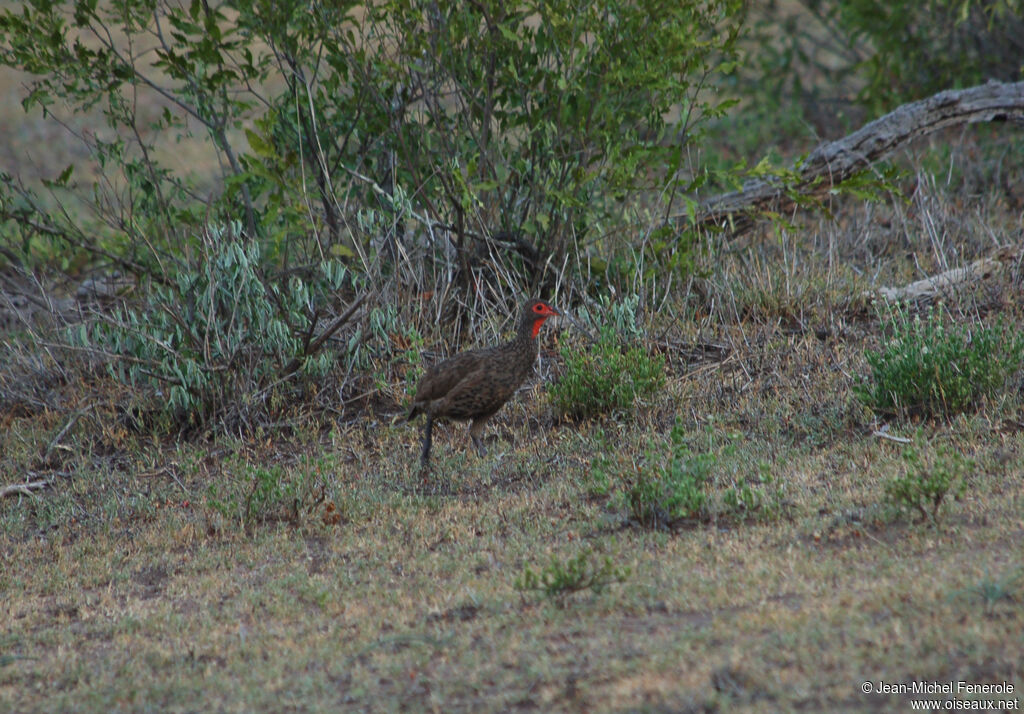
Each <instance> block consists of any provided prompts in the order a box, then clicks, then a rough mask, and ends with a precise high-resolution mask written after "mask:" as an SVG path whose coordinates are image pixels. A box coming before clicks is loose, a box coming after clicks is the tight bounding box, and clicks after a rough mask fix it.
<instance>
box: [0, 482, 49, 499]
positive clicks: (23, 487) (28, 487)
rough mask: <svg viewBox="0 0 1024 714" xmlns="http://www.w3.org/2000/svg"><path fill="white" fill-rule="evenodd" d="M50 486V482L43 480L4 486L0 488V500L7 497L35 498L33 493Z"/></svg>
mask: <svg viewBox="0 0 1024 714" xmlns="http://www.w3.org/2000/svg"><path fill="white" fill-rule="evenodd" d="M49 485H50V481H47V480H45V479H43V480H41V481H29V482H28V483H12V484H11V485H10V486H4V487H3V488H0V498H6V497H7V496H15V495H21V496H35V495H36V494H35V493H34V492H35V491H39V490H41V489H44V488H46V487H47V486H49Z"/></svg>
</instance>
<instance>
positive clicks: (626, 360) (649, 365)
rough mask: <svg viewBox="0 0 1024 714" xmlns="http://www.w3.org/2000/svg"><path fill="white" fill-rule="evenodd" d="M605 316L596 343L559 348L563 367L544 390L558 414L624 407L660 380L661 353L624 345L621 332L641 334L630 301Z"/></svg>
mask: <svg viewBox="0 0 1024 714" xmlns="http://www.w3.org/2000/svg"><path fill="white" fill-rule="evenodd" d="M630 305H632V309H630V307H629V306H630ZM608 315H609V319H608V321H607V322H605V323H604V324H603V325H601V327H600V331H599V333H598V338H597V342H596V343H594V344H592V345H590V346H589V347H570V346H566V347H564V348H563V349H562V357H563V358H564V359H565V370H564V372H563V373H562V376H561V377H560V378H559V379H558V381H557V382H555V384H554V385H552V387H551V389H550V391H549V393H550V395H551V404H552V406H553V407H554V409H555V412H556V413H557V414H558V415H559V416H563V417H570V418H572V419H587V418H591V417H594V416H597V415H599V414H605V413H607V412H612V411H625V410H629V409H632V408H633V405H634V404H635V403H636V401H637V400H638V399H643V398H644V397H648V396H650V395H652V394H654V393H655V392H657V391H658V390H659V389H661V387H662V385H664V383H665V358H664V357H663V356H662V355H660V354H650V353H648V352H647V351H646V350H644V349H643V348H642V347H641V346H640V345H638V344H633V345H632V346H630V347H628V348H626V347H624V346H623V344H622V340H621V339H620V334H623V335H625V336H626V337H627V339H629V340H630V341H635V340H637V339H638V338H639V336H640V335H641V330H640V329H639V328H638V327H637V325H636V315H635V301H634V302H633V303H629V304H628V305H626V306H625V307H624V308H622V309H619V310H609V312H608Z"/></svg>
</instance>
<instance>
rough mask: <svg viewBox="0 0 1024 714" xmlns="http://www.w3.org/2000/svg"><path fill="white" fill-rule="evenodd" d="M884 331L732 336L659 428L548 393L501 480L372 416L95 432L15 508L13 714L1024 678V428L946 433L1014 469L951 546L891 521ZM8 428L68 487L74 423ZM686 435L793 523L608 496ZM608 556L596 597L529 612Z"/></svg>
mask: <svg viewBox="0 0 1024 714" xmlns="http://www.w3.org/2000/svg"><path fill="white" fill-rule="evenodd" d="M833 317H836V318H837V319H838V316H833ZM1011 318H1013V319H1019V318H1015V317H1014V316H1013V315H1012V314H1008V315H1007V319H1011ZM866 328H867V329H864V330H863V331H862V333H861V337H859V338H858V337H850V338H847V339H846V340H844V341H843V342H838V341H835V340H822V339H819V338H818V337H816V336H814V334H813V333H812V334H804V333H799V332H789V333H787V332H786V331H785V330H783V329H781V328H780V327H779V326H778V324H777V323H774V322H773V321H772V320H771V319H770V318H767V319H765V320H764V321H763V322H761V323H759V324H758V323H750V322H747V323H737V324H733V325H729V324H725V323H722V324H719V325H718V326H717V328H716V329H717V330H718V333H717V335H718V339H720V340H721V341H723V342H726V343H728V344H729V345H730V346H731V350H732V351H731V353H730V356H729V357H728V358H727V359H725V360H722V361H720V363H718V364H717V365H716V366H715V369H714V370H713V371H712V370H705V371H700V370H699V369H698V370H696V371H691V372H689V373H686V372H682V373H681V372H680V369H679V368H680V365H678V364H677V365H675V367H673V368H671V369H670V373H671V375H672V376H671V377H670V378H669V379H668V382H667V385H666V388H665V389H664V390H663V391H662V393H661V394H660V395H658V396H657V397H656V398H654V399H652V400H651V401H650V403H649V404H647V405H646V406H645V407H644V408H642V409H640V410H639V411H638V412H637V414H636V415H635V417H634V418H632V419H623V420H620V421H615V420H614V419H613V418H609V419H607V420H605V421H603V422H593V423H584V424H579V425H574V426H571V427H570V426H556V425H554V424H553V423H552V421H551V420H552V415H551V414H550V413H549V412H548V409H549V407H547V406H546V404H545V402H544V400H543V399H541V398H540V395H539V392H537V391H535V390H531V391H527V392H525V393H524V394H523V396H522V397H520V398H519V399H517V400H516V401H515V402H514V403H513V404H511V405H510V406H509V407H508V408H507V409H506V410H505V411H503V412H502V413H501V414H500V415H499V416H498V417H497V418H496V419H495V423H494V425H493V426H492V427H491V429H490V430H489V432H488V438H489V440H490V442H491V443H490V445H489V446H490V449H489V452H490V455H489V456H488V457H486V458H483V459H479V458H477V457H475V456H468V455H467V454H466V453H465V446H466V445H465V443H464V442H465V434H464V430H463V429H462V428H459V427H452V428H445V427H442V428H441V429H440V430H439V434H438V439H437V443H436V448H437V453H436V455H435V456H436V458H437V462H436V464H435V475H434V476H433V477H432V478H431V479H430V480H428V481H424V480H423V478H422V477H421V476H420V475H419V473H418V470H417V468H416V442H417V439H418V431H417V430H416V429H415V428H411V427H409V426H408V425H405V424H402V423H395V424H393V425H392V424H391V423H390V421H389V420H388V419H386V418H381V417H376V418H375V417H374V416H373V415H372V414H367V415H364V416H363V417H361V418H359V419H356V420H353V421H351V422H347V423H338V424H336V425H335V426H334V427H333V428H331V429H325V430H323V431H320V432H318V433H314V434H309V435H307V436H305V437H303V438H295V437H292V438H290V439H288V438H274V437H273V436H272V435H271V436H269V437H268V436H267V435H264V436H263V437H261V438H260V439H258V440H257V439H255V438H254V439H251V440H245V439H243V440H237V439H236V440H224V439H222V440H221V441H219V442H217V443H214V444H202V443H197V444H188V443H185V444H173V443H168V442H161V441H154V440H147V439H142V438H139V437H138V436H133V435H131V434H130V433H127V432H122V431H118V430H116V429H113V428H110V427H108V428H107V430H106V431H105V432H104V431H103V430H101V429H100V425H101V424H109V420H107V419H103V418H100V417H97V418H95V419H91V418H88V417H83V418H82V419H81V420H80V421H79V424H78V425H77V426H76V427H75V428H74V429H72V430H70V432H69V434H68V435H67V436H66V437H65V440H64V441H63V442H62V444H63V445H64V447H65V448H62V449H57V450H56V456H51V461H52V463H51V464H50V470H49V471H48V472H51V471H52V472H59V473H61V474H65V475H63V476H60V477H59V478H58V480H57V481H56V483H55V485H54V487H53V488H51V489H50V490H48V491H43V492H40V493H39V494H38V495H36V496H34V497H18V498H7V499H4V500H3V501H2V502H0V524H2V536H0V537H2V540H0V553H2V554H3V559H4V567H3V569H2V575H0V588H2V590H3V592H4V593H5V600H4V610H3V612H4V618H3V626H2V630H0V658H3V659H0V708H4V709H9V710H13V711H44V710H69V711H74V710H77V711H102V710H109V709H122V710H135V709H144V708H147V707H148V708H154V707H155V708H160V709H162V710H168V711H187V710H195V709H203V710H223V711H253V710H255V711H280V710H296V711H316V710H337V709H339V708H340V709H355V710H368V709H372V710H398V709H414V710H428V709H437V710H443V711H505V710H509V709H537V710H544V711H553V710H562V711H578V710H605V711H607V710H624V709H626V710H635V709H641V708H644V707H647V708H649V709H651V710H672V711H679V710H715V709H719V710H729V711H763V710H765V709H766V708H767V709H771V710H782V711H784V710H794V709H810V710H827V709H830V710H834V709H836V708H837V707H838V708H840V709H843V710H848V711H849V710H852V711H876V710H879V709H881V710H905V709H906V707H907V706H908V705H907V702H906V698H905V697H901V696H899V695H863V694H862V693H860V691H859V686H860V683H861V682H863V681H865V680H875V681H877V680H885V681H906V680H911V679H920V680H939V681H946V680H949V679H964V680H966V681H971V682H991V681H1002V680H1006V681H1013V682H1016V683H1021V682H1022V674H1024V657H1022V655H1021V654H1020V653H1021V652H1024V648H1022V647H1020V646H1019V645H1020V644H1021V636H1020V633H1021V631H1022V627H1021V624H1022V622H1021V618H1022V616H1024V615H1022V612H1021V610H1020V607H1019V588H1017V586H1016V583H1017V582H1018V581H1017V580H1016V579H1015V578H1017V576H1018V574H1019V572H1020V571H1021V568H1022V567H1024V558H1022V556H1021V550H1020V548H1019V543H1020V542H1021V538H1022V537H1024V520H1022V505H1024V502H1022V500H1021V498H1020V493H1021V486H1022V484H1024V465H1022V461H1021V458H1020V454H1024V437H1022V434H1021V432H1020V431H1013V430H1012V429H1011V430H1009V431H1006V430H1000V429H995V428H993V425H994V424H998V423H1000V422H999V415H998V414H995V413H979V414H977V415H975V416H973V417H971V418H968V417H961V419H960V421H957V422H935V423H930V424H925V425H923V426H922V427H921V428H922V429H923V430H925V431H926V432H927V433H928V435H929V436H931V437H934V438H942V439H946V440H951V441H954V442H956V444H957V447H958V448H959V449H960V450H962V451H965V452H969V453H970V454H971V455H972V458H974V459H975V461H976V462H977V463H978V464H987V465H988V466H979V467H978V469H977V470H975V471H972V472H970V473H969V474H967V475H966V477H965V478H966V480H967V482H968V483H969V488H968V489H967V490H966V492H965V494H964V497H963V498H962V499H961V500H960V501H957V502H952V503H950V504H949V505H948V506H947V507H946V509H945V510H944V514H943V518H942V519H941V521H940V522H939V524H938V525H937V526H930V525H918V524H914V523H906V522H902V521H898V522H893V521H890V520H887V519H885V518H884V517H882V515H881V512H882V506H883V505H884V501H885V491H884V482H885V479H886V478H887V477H888V476H889V475H890V474H891V473H892V468H893V466H894V465H895V464H898V463H900V462H901V459H902V453H903V452H902V448H903V447H902V446H901V445H899V444H895V443H893V442H890V441H884V440H879V439H876V438H873V437H871V435H870V434H871V421H870V420H871V416H870V413H869V412H868V411H867V410H866V409H864V408H863V407H861V406H860V405H859V404H858V402H857V400H856V398H855V397H853V396H852V394H851V386H852V384H853V380H852V375H853V374H857V373H860V372H861V371H863V370H864V369H866V362H865V358H864V354H865V352H866V350H867V349H868V347H869V346H870V345H872V344H873V336H874V330H875V329H879V328H878V326H877V325H875V326H872V325H870V324H869V325H867V326H866ZM677 338H678V339H680V340H686V339H688V338H687V335H686V334H685V333H680V334H679V335H677ZM547 339H549V340H550V339H551V338H550V337H548V338H547ZM546 349H548V350H550V344H548V346H547V347H546ZM846 375H851V376H846ZM811 385H815V386H814V387H813V388H812V386H811ZM67 389H68V398H69V399H74V398H75V397H76V394H77V392H76V391H75V390H76V389H77V387H70V386H69V387H68V388H67ZM395 391H396V392H397V391H398V390H395ZM79 396H80V397H81V398H85V396H84V395H79ZM708 415H713V419H711V420H710V421H709V420H708ZM8 419H9V420H11V423H12V425H14V426H15V428H14V429H8V430H6V432H5V433H4V436H3V437H2V439H3V453H5V454H14V455H16V456H12V457H8V458H17V459H19V460H20V461H19V467H20V468H21V469H25V470H39V467H40V464H39V463H38V460H39V458H40V457H39V453H40V450H39V449H38V448H37V447H35V446H32V447H31V448H29V447H26V445H40V444H41V445H46V444H48V443H49V442H50V441H51V440H52V438H53V436H54V435H55V434H56V433H57V432H58V431H59V430H60V429H61V427H62V426H63V424H64V422H63V420H62V419H60V418H56V417H55V416H54V415H53V414H52V413H39V414H36V415H33V416H26V417H20V418H14V417H8ZM677 419H678V424H679V426H678V427H676V428H677V429H678V431H679V434H678V438H679V439H680V440H681V441H682V442H685V443H686V444H687V445H688V447H689V448H690V449H691V450H692V451H693V452H695V453H700V452H701V450H702V449H704V450H706V448H707V444H708V430H709V428H710V429H711V430H712V431H715V432H716V433H718V434H719V435H720V436H721V438H722V439H726V438H730V439H731V438H732V437H731V435H732V434H737V433H738V434H740V435H741V436H740V438H739V439H734V440H733V441H732V442H731V443H733V450H732V451H731V453H730V455H729V463H730V464H733V465H734V466H733V468H734V470H735V471H736V472H737V473H746V474H747V475H748V476H753V475H756V474H758V473H761V470H762V469H767V470H768V472H769V473H770V475H771V477H772V478H773V480H774V482H776V483H781V484H785V486H786V489H785V498H786V499H787V504H786V505H787V507H786V509H785V511H784V514H783V515H779V516H777V517H773V518H770V519H767V520H756V521H736V520H722V521H711V522H707V523H700V522H697V523H692V524H690V525H688V526H687V527H684V528H682V529H680V530H677V531H675V532H673V533H668V532H663V531H648V530H645V529H643V528H639V527H634V526H630V525H629V523H628V517H627V515H626V514H625V513H624V512H623V510H622V509H621V507H620V504H619V503H618V500H617V499H616V498H615V497H614V496H613V494H604V495H601V494H600V493H597V494H595V493H593V492H592V488H591V487H592V481H591V470H592V466H593V464H594V463H595V462H596V460H598V459H599V458H600V457H601V456H602V455H603V454H604V453H606V449H608V448H614V449H615V451H616V452H617V453H620V454H625V455H627V456H629V455H632V457H633V458H636V459H637V460H642V459H643V458H644V457H645V456H646V451H647V450H648V448H649V440H650V437H651V435H652V434H658V435H660V436H661V438H663V439H667V438H668V436H669V433H670V432H671V430H672V428H673V425H674V424H675V423H677V422H676V420H677ZM893 426H894V428H893V431H894V432H898V431H900V430H901V429H902V428H903V427H902V426H901V425H900V423H896V424H894V425H893ZM904 433H908V434H912V433H913V432H912V431H911V430H910V429H909V428H908V429H906V430H904ZM602 434H603V436H602ZM18 445H21V446H20V448H16V447H18ZM246 479H255V481H252V480H249V481H247V480H246ZM271 481H273V483H270V482H271ZM253 483H255V484H256V485H259V484H262V485H263V486H262V487H263V490H262V491H260V490H258V489H256V488H254V487H253V486H252V484H253ZM268 483H269V484H270V485H269V486H268ZM275 484H276V485H278V486H279V487H277V488H275V487H274V486H275ZM299 484H301V485H302V492H303V493H304V494H305V495H304V496H303V497H302V500H301V503H300V504H299V506H298V508H293V505H292V503H291V502H289V503H285V501H286V500H287V499H286V497H285V494H293V493H295V492H296V490H297V489H296V487H294V486H292V485H299ZM211 490H212V491H211ZM211 492H215V493H217V494H219V500H216V499H215V501H216V503H219V504H221V506H222V507H217V506H216V505H215V503H212V502H211V500H210V498H208V494H209V493H211ZM254 494H255V495H254ZM229 496H233V497H234V500H231V499H230V498H229ZM260 498H262V499H263V501H260V500H259V499H260ZM224 503H231V504H233V507H234V510H230V509H229V510H228V513H227V515H229V516H230V517H225V513H224V512H223V510H224V509H223V504H224ZM254 508H255V509H259V508H263V509H264V510H262V511H254V510H253V509H254ZM581 554H587V555H588V556H589V558H588V560H587V562H586V563H580V562H577V565H581V569H578V570H580V572H582V575H583V577H582V578H581V579H579V580H578V581H576V583H575V584H576V585H578V586H579V587H578V588H575V589H578V590H579V591H578V592H575V593H574V594H572V596H571V597H555V598H551V599H549V598H544V597H534V596H529V597H527V596H524V593H522V592H520V591H519V590H517V580H519V579H520V578H521V576H522V575H523V573H524V572H526V571H527V570H529V569H537V568H538V567H543V566H544V565H545V564H547V563H553V564H557V565H558V567H559V568H560V570H561V572H562V573H563V574H565V573H570V574H571V571H572V568H571V567H570V566H571V565H572V563H573V562H574V561H578V560H579V558H580V556H581ZM552 567H553V566H552ZM587 568H589V570H587ZM616 573H617V574H619V575H624V574H626V573H628V577H619V578H615V579H613V578H612V577H611V576H613V575H614V574H616ZM594 577H596V578H597V582H600V583H602V584H605V585H608V586H607V587H598V588H589V587H587V578H594ZM602 578H604V580H602ZM613 580H621V581H622V582H613ZM552 582H554V581H553V580H552ZM566 582H568V581H566ZM992 583H996V584H998V587H999V592H998V593H996V594H992V593H993V592H995V590H994V589H993V587H992V586H991V584H992ZM569 585H572V583H569ZM1014 588H1017V589H1016V590H1014ZM570 589H571V588H570ZM1014 593H1018V594H1016V595H1015V594H1014ZM556 595H557V593H556Z"/></svg>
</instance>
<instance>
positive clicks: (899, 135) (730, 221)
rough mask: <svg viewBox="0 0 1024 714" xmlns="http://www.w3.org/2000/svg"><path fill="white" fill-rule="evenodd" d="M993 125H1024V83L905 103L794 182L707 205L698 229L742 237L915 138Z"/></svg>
mask: <svg viewBox="0 0 1024 714" xmlns="http://www.w3.org/2000/svg"><path fill="white" fill-rule="evenodd" d="M992 121H1018V122H1019V121H1024V82H1014V83H1002V82H989V83H987V84H983V85H981V86H978V87H970V88H968V89H956V90H947V91H945V92H939V93H938V94H936V95H934V96H931V97H929V98H927V99H922V100H921V101H917V102H911V103H910V104H904V105H903V106H901V107H899V108H898V109H896V110H895V111H893V112H890V113H889V114H886V115H885V116H883V117H881V118H879V119H876V120H875V121H873V122H871V123H869V124H866V125H865V126H864V127H862V128H861V129H859V130H858V131H856V132H854V133H853V134H850V135H849V136H846V137H844V138H842V139H839V140H837V141H832V142H829V143H827V144H822V145H821V146H819V147H818V148H817V149H815V150H814V151H812V152H811V154H810V155H809V156H808V157H807V158H806V159H805V160H804V161H802V162H800V163H799V164H798V165H797V166H795V167H794V169H793V171H794V172H795V173H796V176H797V178H796V180H795V181H782V180H781V179H778V180H771V179H766V180H764V179H758V180H753V181H749V182H747V183H746V184H745V185H744V187H743V189H742V190H740V191H733V192H730V193H726V194H722V195H720V196H715V197H714V198H712V199H710V200H708V201H705V202H704V203H703V204H701V206H700V207H699V209H698V211H697V215H696V218H695V224H696V226H697V227H703V228H711V227H719V228H724V229H726V230H727V231H728V233H729V234H730V235H733V236H735V235H739V234H740V233H743V232H745V231H746V230H748V229H749V228H751V227H752V226H753V225H754V223H755V221H756V220H757V218H758V216H760V215H762V214H764V213H765V212H768V211H771V212H778V213H788V212H790V211H792V210H794V209H795V208H796V206H797V204H798V199H818V198H821V197H822V196H824V195H826V194H827V193H828V192H829V191H830V190H831V189H832V188H834V187H835V186H838V185H839V184H841V183H842V182H844V181H846V180H847V179H849V178H851V177H852V176H854V175H856V174H857V173H859V172H860V171H862V170H864V169H866V168H868V167H870V166H871V165H872V164H874V163H876V162H878V161H881V160H883V159H885V158H887V157H889V156H890V155H892V154H893V153H895V152H896V150H897V149H899V148H900V147H902V146H904V145H906V144H908V143H910V142H911V141H913V140H915V139H918V138H920V137H922V136H927V135H928V134H932V133H934V132H936V131H939V130H941V129H947V128H949V127H952V126H959V125H961V124H974V123H978V122H992ZM687 218H688V214H686V213H679V214H676V215H674V216H672V219H673V220H676V221H684V220H687Z"/></svg>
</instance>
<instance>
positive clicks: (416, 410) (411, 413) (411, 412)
mask: <svg viewBox="0 0 1024 714" xmlns="http://www.w3.org/2000/svg"><path fill="white" fill-rule="evenodd" d="M422 413H423V410H422V409H420V405H419V404H413V405H412V409H410V410H409V413H408V414H406V415H405V420H406V421H412V420H413V419H415V418H416V417H418V416H419V415H420V414H422Z"/></svg>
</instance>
